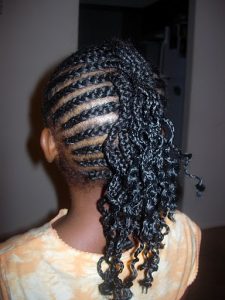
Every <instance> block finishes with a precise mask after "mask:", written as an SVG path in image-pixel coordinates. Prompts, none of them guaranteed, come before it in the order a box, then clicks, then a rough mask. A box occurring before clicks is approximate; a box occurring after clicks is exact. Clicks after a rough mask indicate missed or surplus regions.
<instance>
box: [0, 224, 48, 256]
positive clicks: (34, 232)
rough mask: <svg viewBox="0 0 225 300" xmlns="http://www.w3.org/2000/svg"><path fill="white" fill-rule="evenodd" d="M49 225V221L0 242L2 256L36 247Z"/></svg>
mask: <svg viewBox="0 0 225 300" xmlns="http://www.w3.org/2000/svg"><path fill="white" fill-rule="evenodd" d="M48 227H49V224H48V223H47V224H45V225H43V226H40V227H38V228H33V229H31V230H29V231H27V232H25V233H23V234H18V235H15V236H13V237H11V238H9V239H8V240H6V241H5V242H3V243H1V244H0V257H1V256H4V255H8V254H10V253H15V252H17V251H18V252H21V251H23V249H25V248H26V249H27V248H32V247H34V248H35V247H36V246H37V243H38V240H40V238H41V236H43V235H44V234H45V233H46V231H47V229H48Z"/></svg>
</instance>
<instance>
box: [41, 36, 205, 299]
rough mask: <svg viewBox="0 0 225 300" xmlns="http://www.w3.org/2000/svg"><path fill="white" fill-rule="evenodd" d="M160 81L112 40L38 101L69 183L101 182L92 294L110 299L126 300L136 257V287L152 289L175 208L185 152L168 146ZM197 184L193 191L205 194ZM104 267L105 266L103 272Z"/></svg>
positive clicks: (81, 59)
mask: <svg viewBox="0 0 225 300" xmlns="http://www.w3.org/2000/svg"><path fill="white" fill-rule="evenodd" d="M161 85H162V81H161V80H160V79H159V77H158V76H157V75H156V73H155V72H153V69H152V68H151V67H150V66H149V64H148V63H147V62H146V61H145V60H144V58H143V57H142V56H141V55H140V54H139V53H138V51H137V50H136V49H135V48H134V47H133V46H132V45H131V44H129V43H126V42H123V41H120V40H112V41H109V42H105V43H103V44H101V45H99V46H92V47H89V48H87V49H85V50H80V51H78V52H76V53H75V54H72V55H71V56H70V57H68V58H67V59H66V60H65V61H63V62H62V63H61V64H60V65H59V67H58V68H57V70H56V71H55V72H54V74H53V75H52V78H51V79H50V81H49V84H48V86H47V89H46V94H45V98H44V102H43V113H44V119H45V123H46V125H47V126H48V127H50V128H51V130H52V131H53V133H54V135H55V137H56V139H57V141H58V144H59V145H60V146H59V147H60V151H59V159H58V160H59V164H60V167H61V169H62V170H63V172H64V173H65V174H66V176H67V178H68V179H69V180H74V179H76V180H77V178H79V179H80V180H85V181H86V180H88V181H94V180H105V181H106V183H107V185H106V192H105V194H104V196H103V197H102V198H101V199H100V200H99V201H98V209H99V211H100V213H101V223H102V226H103V231H104V235H105V238H106V247H105V252H104V255H103V256H102V257H101V258H100V259H99V261H98V264H97V270H98V273H99V275H100V276H101V278H102V280H103V282H102V283H101V284H100V286H99V290H100V292H101V294H103V295H111V298H112V299H114V300H127V299H131V297H132V292H131V290H130V288H131V286H132V284H133V281H134V280H135V278H136V277H137V274H138V270H137V267H136V264H137V262H138V261H139V255H140V253H142V255H143V257H144V262H143V263H142V264H141V266H139V268H140V269H141V270H143V271H144V278H143V279H142V280H141V281H140V285H141V286H142V287H143V289H144V290H146V292H147V290H148V288H150V287H151V285H152V281H153V276H152V274H153V272H155V271H157V269H158V264H159V250H160V249H161V248H162V247H163V245H162V241H163V239H164V236H165V235H166V234H168V231H169V228H168V225H167V224H166V222H165V218H166V217H169V218H170V219H173V214H174V211H175V209H176V201H175V200H176V179H177V176H178V173H179V170H180V166H181V165H184V167H185V170H186V174H187V175H189V176H192V177H193V175H191V174H189V173H188V171H187V168H186V167H187V165H188V162H189V159H190V155H186V154H182V152H181V151H180V150H179V149H177V148H176V146H175V145H174V144H173V137H174V127H173V124H172V123H171V121H170V120H169V119H167V118H166V117H165V114H164V109H165V98H164V96H163V95H162V93H160V92H159V90H160V87H161ZM195 179H197V180H198V183H197V185H196V186H197V188H198V189H199V190H200V191H201V190H203V189H204V187H203V184H202V181H201V179H200V178H199V177H197V176H195ZM134 245H137V247H136V248H135V251H134V254H133V258H132V260H131V263H130V275H129V276H128V277H127V278H125V279H124V280H122V279H121V278H120V276H119V275H120V273H121V272H122V271H123V268H124V264H123V262H122V260H121V256H122V253H123V252H124V251H126V250H128V249H129V248H132V247H134ZM103 264H106V265H107V268H103Z"/></svg>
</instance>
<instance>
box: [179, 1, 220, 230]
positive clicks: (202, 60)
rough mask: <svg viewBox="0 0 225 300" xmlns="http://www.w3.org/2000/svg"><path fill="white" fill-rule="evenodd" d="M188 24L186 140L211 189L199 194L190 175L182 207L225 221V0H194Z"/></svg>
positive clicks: (208, 223)
mask: <svg viewBox="0 0 225 300" xmlns="http://www.w3.org/2000/svg"><path fill="white" fill-rule="evenodd" d="M189 25H190V28H189V33H190V35H189V36H190V41H189V57H188V61H187V66H188V74H187V77H188V78H187V79H188V80H187V86H186V92H187V98H186V102H187V107H186V110H185V114H186V120H185V121H188V126H187V128H186V129H187V131H186V133H187V135H186V141H185V142H186V149H187V151H190V152H192V153H193V155H194V157H193V161H192V164H191V169H192V171H193V172H195V173H197V174H199V175H202V176H203V178H204V180H205V183H206V187H207V189H206V191H205V194H204V196H203V198H202V199H199V200H198V199H196V197H195V194H194V188H193V185H192V184H191V183H190V180H186V181H185V190H184V200H183V210H184V211H185V212H186V213H188V214H189V215H190V216H191V217H192V218H193V219H194V220H196V221H197V222H198V223H199V224H200V225H201V226H202V227H213V226H220V225H225V175H224V171H225V138H224V133H225V32H224V30H225V1H224V0H213V1H212V0H191V1H190V18H189ZM186 125H187V124H186Z"/></svg>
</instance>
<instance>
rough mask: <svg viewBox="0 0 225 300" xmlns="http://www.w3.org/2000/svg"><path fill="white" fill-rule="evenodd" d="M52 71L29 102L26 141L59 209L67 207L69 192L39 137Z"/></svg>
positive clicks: (36, 89)
mask: <svg viewBox="0 0 225 300" xmlns="http://www.w3.org/2000/svg"><path fill="white" fill-rule="evenodd" d="M53 70H54V69H52V68H51V69H50V70H49V71H47V72H46V73H45V74H44V75H43V76H42V78H41V79H40V80H39V82H38V84H37V86H36V88H35V90H34V92H33V95H32V96H31V100H30V112H29V118H30V134H29V137H28V140H27V151H28V154H29V156H30V158H31V160H32V162H33V164H34V165H36V164H38V163H42V165H43V167H44V169H45V171H46V173H47V174H48V176H49V177H50V179H51V181H52V183H53V185H54V188H55V190H56V194H57V199H58V206H59V208H65V207H68V204H69V203H68V199H69V191H68V189H67V185H66V182H65V179H64V178H63V176H62V175H61V174H60V172H59V171H58V169H57V167H56V164H54V163H53V164H49V163H47V162H46V160H45V157H44V155H43V153H42V150H41V147H40V135H41V131H42V129H43V127H44V124H43V118H42V114H41V110H42V100H43V96H44V89H45V86H46V84H47V82H48V80H49V77H50V75H51V74H52V71H53Z"/></svg>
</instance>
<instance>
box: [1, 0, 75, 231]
mask: <svg viewBox="0 0 225 300" xmlns="http://www.w3.org/2000/svg"><path fill="white" fill-rule="evenodd" d="M78 6H79V0H66V1H61V0H40V1H37V0H20V1H16V0H7V1H3V13H2V15H0V37H1V47H0V78H1V80H0V97H1V98H0V99H1V110H0V134H1V147H0V164H1V167H0V169H1V177H0V201H1V202H0V235H2V234H8V233H14V232H15V231H17V230H21V229H26V228H28V227H30V226H33V225H35V224H38V223H39V222H41V220H42V219H44V218H45V217H47V215H48V214H49V213H50V212H52V211H54V210H56V208H57V206H58V202H57V196H56V194H57V193H55V188H54V187H53V184H52V181H51V180H50V179H49V176H48V175H47V174H46V172H45V171H44V168H43V163H42V161H41V160H42V158H41V157H40V148H39V146H38V139H39V136H38V135H39V133H40V128H41V127H40V124H39V122H40V114H39V109H40V101H41V95H42V91H41V90H42V87H43V84H44V82H45V78H44V77H46V73H48V72H49V70H50V69H51V68H52V67H53V66H55V64H57V63H58V62H59V61H61V60H62V59H63V58H64V57H65V56H67V55H68V54H70V53H71V52H74V51H75V50H76V48H77V35H78V34H77V32H78ZM49 172H50V173H51V174H52V175H51V177H52V178H53V181H54V177H55V175H54V174H53V173H52V172H54V171H51V170H50V171H49ZM59 185H60V184H59ZM56 189H57V188H56Z"/></svg>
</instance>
